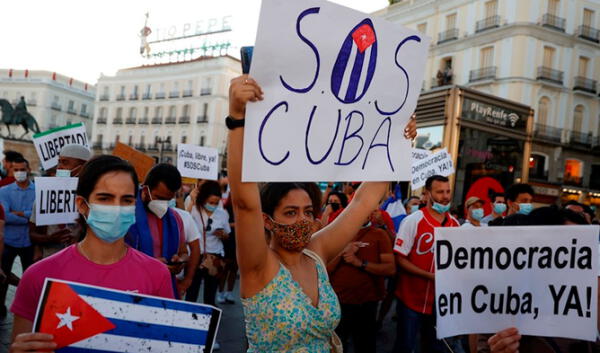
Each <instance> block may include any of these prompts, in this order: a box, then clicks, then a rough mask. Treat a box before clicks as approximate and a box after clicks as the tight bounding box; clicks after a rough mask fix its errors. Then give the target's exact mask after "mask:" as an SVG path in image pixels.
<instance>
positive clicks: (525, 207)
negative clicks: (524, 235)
mask: <svg viewBox="0 0 600 353" xmlns="http://www.w3.org/2000/svg"><path fill="white" fill-rule="evenodd" d="M532 210H533V205H532V204H530V203H520V204H519V211H517V213H520V214H524V215H528V214H529V212H531V211H532Z"/></svg>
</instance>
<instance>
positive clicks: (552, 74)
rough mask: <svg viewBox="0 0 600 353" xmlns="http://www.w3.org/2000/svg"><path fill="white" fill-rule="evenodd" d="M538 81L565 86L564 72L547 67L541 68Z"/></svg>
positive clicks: (539, 68) (538, 72)
mask: <svg viewBox="0 0 600 353" xmlns="http://www.w3.org/2000/svg"><path fill="white" fill-rule="evenodd" d="M536 79H538V80H542V81H548V82H552V83H556V84H559V85H562V84H563V72H562V71H559V70H555V69H551V68H549V67H545V66H539V67H538V70H537V77H536Z"/></svg>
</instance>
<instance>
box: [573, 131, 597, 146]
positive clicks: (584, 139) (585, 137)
mask: <svg viewBox="0 0 600 353" xmlns="http://www.w3.org/2000/svg"><path fill="white" fill-rule="evenodd" d="M592 137H593V135H592V133H591V132H590V133H584V132H579V131H571V137H570V139H569V142H570V143H571V145H578V146H582V147H592Z"/></svg>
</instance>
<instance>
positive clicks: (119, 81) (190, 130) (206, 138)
mask: <svg viewBox="0 0 600 353" xmlns="http://www.w3.org/2000/svg"><path fill="white" fill-rule="evenodd" d="M240 74H241V67H240V62H239V60H237V59H235V58H233V57H230V56H219V57H201V58H198V59H194V60H191V61H184V62H177V63H167V64H157V65H148V66H140V67H134V68H128V69H122V70H119V71H118V72H117V73H116V75H115V76H102V77H100V79H99V80H98V83H97V87H98V89H97V96H96V106H95V113H94V116H95V118H94V124H93V134H92V141H93V146H94V150H95V151H96V152H97V153H101V152H102V153H110V151H112V149H113V148H114V146H115V144H116V142H121V143H124V144H127V145H129V146H131V147H134V148H136V149H137V150H139V151H142V152H144V153H146V154H149V155H151V156H153V157H155V158H156V159H157V160H162V161H164V162H172V163H175V162H176V156H175V154H176V151H177V144H178V143H186V144H196V145H200V146H210V147H215V148H217V149H218V150H219V154H220V155H221V156H223V155H224V153H225V149H226V139H227V128H226V126H225V116H227V114H228V111H229V105H228V104H229V103H228V90H229V81H230V80H231V79H232V78H234V77H236V76H238V75H240Z"/></svg>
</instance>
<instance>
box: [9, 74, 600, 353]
mask: <svg viewBox="0 0 600 353" xmlns="http://www.w3.org/2000/svg"><path fill="white" fill-rule="evenodd" d="M260 99H262V90H261V88H260V87H259V86H258V84H257V83H256V82H255V81H254V80H252V79H251V78H249V77H247V76H242V77H239V78H237V79H234V80H233V81H232V84H231V88H230V112H229V115H230V118H232V119H236V120H242V119H244V116H245V106H246V103H247V102H250V101H256V100H260ZM241 126H243V124H241ZM415 135H416V123H415V120H414V119H412V120H411V121H410V123H409V124H408V125H407V126H406V129H405V136H404V137H405V138H408V139H412V138H414V137H415ZM4 155H5V157H4V160H3V161H2V172H3V178H2V180H1V181H0V185H1V186H2V187H1V188H0V206H1V207H0V211H1V212H0V215H1V216H2V217H0V219H1V220H2V223H0V225H1V228H2V234H3V237H2V240H3V241H2V242H0V245H1V246H3V248H2V251H1V255H2V258H1V264H2V266H1V272H0V275H1V277H0V282H1V283H0V296H1V298H2V304H3V305H2V306H1V307H0V308H2V311H1V312H0V315H1V316H2V317H6V312H7V308H6V305H9V304H11V303H7V302H6V293H7V288H8V286H10V285H13V286H16V287H17V291H16V295H15V299H14V301H13V302H12V305H11V306H10V310H11V312H12V313H13V314H14V323H13V336H12V337H13V343H12V346H11V351H12V352H31V351H50V350H52V349H53V348H55V343H54V342H53V341H52V336H50V335H47V334H42V333H32V332H31V331H32V325H33V320H34V317H35V312H36V306H37V303H38V301H39V297H40V295H41V291H42V287H43V283H44V279H45V278H47V277H52V278H57V279H63V280H69V281H75V282H81V283H85V284H91V285H96V286H103V287H108V288H114V289H120V290H128V291H137V292H139V293H143V294H149V295H156V296H162V297H165V298H176V299H182V300H187V301H192V302H196V301H198V300H199V298H198V297H199V292H200V288H201V286H202V285H203V288H204V290H203V296H202V298H201V300H200V302H203V303H206V304H210V305H221V306H222V305H227V304H233V303H235V302H241V303H242V305H243V308H244V315H245V321H246V322H245V323H246V325H245V334H246V337H247V342H248V352H311V353H312V352H315V353H319V352H323V353H326V352H327V353H328V352H342V351H343V352H350V351H353V352H356V353H363V352H364V353H370V352H376V351H377V335H378V331H379V330H381V328H382V326H383V325H385V324H387V323H388V322H390V321H387V320H385V319H386V317H389V316H392V317H393V319H394V320H395V325H396V328H395V337H394V340H395V343H394V347H393V352H398V353H405V352H406V353H409V352H423V353H427V352H455V353H462V352H471V353H473V352H502V353H509V352H518V351H520V352H555V353H558V352H560V353H567V352H597V351H598V349H599V346H598V344H597V343H594V342H583V341H576V340H566V339H558V338H547V337H546V338H543V337H522V336H521V335H520V334H519V332H518V330H517V329H516V328H508V327H507V328H506V329H504V330H501V331H500V332H497V333H495V334H487V335H485V334H480V335H469V336H458V337H450V338H446V339H443V340H438V339H437V338H436V327H435V303H434V299H435V286H434V283H435V266H434V254H433V249H434V247H433V245H434V239H435V235H434V234H435V229H436V228H439V227H461V226H462V227H487V226H507V225H524V226H526V225H566V224H592V223H596V224H597V223H598V220H597V218H595V214H594V211H593V210H592V209H591V208H590V207H589V206H587V205H583V204H581V203H578V202H576V201H570V202H568V203H566V204H565V205H562V206H561V207H558V206H552V207H539V208H535V206H534V204H533V197H534V191H533V189H532V187H531V186H530V185H528V184H514V185H512V186H510V187H508V188H507V190H506V192H503V193H496V194H494V195H490V196H491V197H490V198H489V199H487V200H484V199H482V198H479V197H469V198H467V199H466V200H464V204H463V205H464V207H463V206H462V205H461V209H460V210H457V209H453V208H452V203H451V200H452V199H454V196H453V190H452V187H451V184H450V181H449V179H448V178H447V177H444V176H439V175H434V176H432V177H430V178H428V179H427V182H426V184H425V187H424V188H423V191H422V193H421V195H419V196H416V195H415V196H409V197H407V198H406V199H402V195H401V194H400V193H399V189H400V186H399V185H397V184H396V183H386V182H364V183H360V182H345V183H333V182H330V183H328V184H327V188H326V189H325V191H324V192H321V190H320V189H319V187H318V186H317V184H315V183H292V182H289V183H265V184H261V185H258V184H256V183H242V181H241V173H242V155H243V128H233V129H231V131H230V132H229V140H228V160H227V172H228V175H227V176H225V174H223V175H222V178H221V180H220V181H219V182H217V181H208V180H201V181H198V182H197V183H196V184H194V185H183V184H182V177H181V175H180V173H179V171H178V170H177V168H176V167H174V166H172V165H169V164H164V163H161V164H157V165H155V166H154V167H153V168H152V169H151V170H150V171H149V172H148V173H147V175H146V177H145V179H144V180H138V176H137V173H136V171H135V170H134V168H133V167H132V166H131V165H130V164H129V163H128V162H126V161H124V160H122V159H121V158H119V157H115V156H106V155H102V156H96V157H92V156H91V154H90V152H89V151H88V150H87V149H86V148H85V147H82V146H77V145H70V146H66V147H64V148H63V149H62V150H61V152H60V158H59V162H58V166H57V168H56V170H55V171H52V172H49V173H48V174H47V175H48V176H55V177H78V178H79V183H78V187H77V198H76V205H77V209H78V212H79V214H80V218H79V219H78V221H77V222H76V223H74V224H60V225H51V226H37V225H36V219H35V208H34V203H35V185H34V183H33V182H32V181H31V170H30V167H29V163H28V161H27V160H25V159H24V158H23V156H22V155H21V154H20V153H18V152H15V151H6V152H5V153H4ZM486 202H489V203H490V205H486ZM486 206H487V207H486ZM392 209H393V210H392ZM399 209H400V212H398V210H399ZM485 209H489V210H490V212H489V214H486V212H485V211H484V210H485ZM453 211H454V212H453ZM453 213H455V214H463V215H464V216H463V217H460V218H457V217H455V216H453V215H452V214H453ZM17 256H18V257H19V259H20V263H21V266H22V268H23V271H24V273H23V275H22V277H21V278H18V276H16V275H15V274H14V273H13V272H12V268H13V263H14V260H15V258H16V257H17ZM238 274H239V278H240V279H241V281H240V284H239V293H240V295H239V297H237V298H236V296H235V295H234V287H235V282H236V279H237V278H238ZM394 306H395V311H392V312H390V311H391V310H390V309H391V308H392V307H394ZM218 347H219V345H218V343H217V344H215V348H216V349H218Z"/></svg>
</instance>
